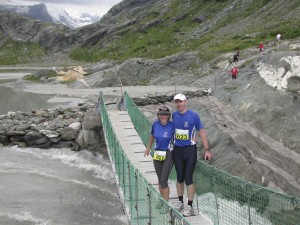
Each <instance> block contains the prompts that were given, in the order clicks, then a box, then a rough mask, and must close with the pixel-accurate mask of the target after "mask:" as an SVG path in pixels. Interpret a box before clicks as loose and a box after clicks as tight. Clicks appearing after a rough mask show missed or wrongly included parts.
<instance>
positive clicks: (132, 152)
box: [108, 109, 213, 225]
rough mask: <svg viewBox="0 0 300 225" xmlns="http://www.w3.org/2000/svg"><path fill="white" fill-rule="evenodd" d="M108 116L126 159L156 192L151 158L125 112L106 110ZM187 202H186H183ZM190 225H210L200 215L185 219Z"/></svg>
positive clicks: (172, 197) (173, 194)
mask: <svg viewBox="0 0 300 225" xmlns="http://www.w3.org/2000/svg"><path fill="white" fill-rule="evenodd" d="M108 116H109V118H110V120H111V122H112V127H113V129H114V131H115V133H116V136H117V138H118V140H119V142H120V144H121V146H122V148H123V150H124V151H125V152H126V155H127V157H128V159H129V160H130V161H131V162H132V163H133V164H134V166H135V168H136V169H138V170H139V171H140V172H141V174H143V176H144V177H145V178H146V179H147V180H148V182H149V183H150V184H152V185H153V186H154V187H155V188H156V189H157V191H158V192H159V190H158V180H157V176H156V173H155V170H154V166H153V162H152V158H151V157H144V151H145V149H146V148H145V145H144V144H143V143H142V140H141V138H140V137H139V135H138V133H137V131H136V130H135V128H134V126H133V124H132V122H131V119H130V116H129V115H128V112H127V111H117V110H116V109H108ZM169 186H170V201H169V202H170V204H171V205H172V206H173V207H174V206H175V205H176V204H177V203H178V199H177V192H176V186H175V185H174V184H173V183H172V182H171V183H169ZM185 202H187V201H185ZM187 219H188V220H189V221H190V222H191V223H192V224H201V225H212V224H213V223H212V222H211V221H210V220H209V219H208V217H206V216H203V215H202V214H201V213H199V215H197V216H191V217H188V218H187Z"/></svg>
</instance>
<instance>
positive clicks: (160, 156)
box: [153, 150, 167, 161]
mask: <svg viewBox="0 0 300 225" xmlns="http://www.w3.org/2000/svg"><path fill="white" fill-rule="evenodd" d="M166 157H167V152H166V151H156V150H154V154H153V159H154V160H157V161H164V160H165V159H166Z"/></svg>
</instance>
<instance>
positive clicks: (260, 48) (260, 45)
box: [259, 42, 264, 52]
mask: <svg viewBox="0 0 300 225" xmlns="http://www.w3.org/2000/svg"><path fill="white" fill-rule="evenodd" d="M262 50H264V44H263V43H262V42H261V43H260V44H259V51H260V52H262Z"/></svg>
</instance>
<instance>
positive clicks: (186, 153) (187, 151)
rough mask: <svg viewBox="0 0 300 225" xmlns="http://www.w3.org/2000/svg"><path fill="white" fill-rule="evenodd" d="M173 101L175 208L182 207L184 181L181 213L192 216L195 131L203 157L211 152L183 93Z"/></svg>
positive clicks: (196, 116)
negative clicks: (185, 193) (186, 202)
mask: <svg viewBox="0 0 300 225" xmlns="http://www.w3.org/2000/svg"><path fill="white" fill-rule="evenodd" d="M174 101H175V106H176V108H177V111H176V112H174V113H173V115H172V119H173V123H174V127H175V134H174V136H175V138H174V151H173V161H174V164H175V169H176V173H177V183H176V188H177V194H178V199H179V201H180V202H179V204H178V206H177V207H176V208H177V210H178V211H182V210H183V209H184V205H183V192H184V182H185V184H186V186H187V193H188V206H187V210H186V211H184V213H183V215H184V216H193V215H195V212H194V210H193V199H194V195H195V185H194V184H193V173H194V169H195V166H196V161H197V146H196V137H197V133H198V134H199V135H200V137H201V140H202V144H203V146H204V149H205V150H204V154H203V157H204V159H205V160H210V159H211V156H212V154H211V151H210V150H209V148H208V139H207V137H206V133H205V130H204V128H203V125H202V123H201V120H200V117H199V115H198V113H197V112H194V111H192V110H189V109H188V108H187V101H186V97H185V95H183V94H177V95H175V97H174Z"/></svg>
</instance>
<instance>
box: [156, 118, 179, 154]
mask: <svg viewBox="0 0 300 225" xmlns="http://www.w3.org/2000/svg"><path fill="white" fill-rule="evenodd" d="M151 134H152V135H153V137H154V139H155V146H154V149H155V150H170V147H171V141H172V139H173V137H174V125H173V123H172V122H171V121H168V123H167V124H166V125H162V124H161V123H160V121H159V120H156V121H155V122H154V123H153V124H152V128H151Z"/></svg>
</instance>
